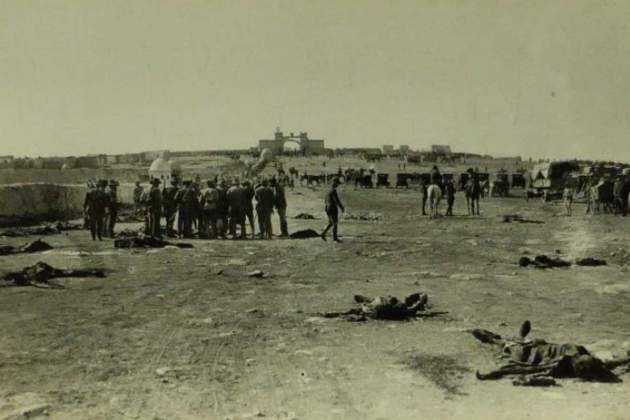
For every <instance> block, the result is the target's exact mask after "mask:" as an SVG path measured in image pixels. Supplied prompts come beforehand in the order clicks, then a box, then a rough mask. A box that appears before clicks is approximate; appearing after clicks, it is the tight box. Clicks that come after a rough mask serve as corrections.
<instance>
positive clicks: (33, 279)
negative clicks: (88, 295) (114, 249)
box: [3, 261, 105, 288]
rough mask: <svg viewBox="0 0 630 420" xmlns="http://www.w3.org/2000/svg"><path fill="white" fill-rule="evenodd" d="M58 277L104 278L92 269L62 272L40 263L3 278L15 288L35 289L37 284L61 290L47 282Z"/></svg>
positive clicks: (102, 274)
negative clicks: (30, 287)
mask: <svg viewBox="0 0 630 420" xmlns="http://www.w3.org/2000/svg"><path fill="white" fill-rule="evenodd" d="M60 277H105V272H104V271H103V270H99V269H94V268H88V269H79V270H64V269H60V268H54V267H52V266H50V265H48V264H46V263H44V262H41V261H40V262H38V263H36V264H35V265H32V266H29V267H25V268H23V269H22V270H21V271H14V272H10V273H7V274H5V275H4V277H3V278H4V280H7V281H12V282H13V284H14V285H16V286H36V287H37V284H45V285H47V286H51V287H54V288H63V286H61V285H58V284H53V283H49V280H52V279H55V278H60Z"/></svg>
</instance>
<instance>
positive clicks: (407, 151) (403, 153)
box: [398, 144, 410, 155]
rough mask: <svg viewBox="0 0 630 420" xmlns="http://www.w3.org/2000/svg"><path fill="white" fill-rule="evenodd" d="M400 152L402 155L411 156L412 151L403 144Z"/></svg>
mask: <svg viewBox="0 0 630 420" xmlns="http://www.w3.org/2000/svg"><path fill="white" fill-rule="evenodd" d="M398 150H399V151H400V154H401V155H407V154H409V150H410V149H409V146H407V145H406V144H401V145H400V147H399V148H398Z"/></svg>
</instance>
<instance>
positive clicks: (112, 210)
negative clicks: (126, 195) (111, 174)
mask: <svg viewBox="0 0 630 420" xmlns="http://www.w3.org/2000/svg"><path fill="white" fill-rule="evenodd" d="M118 185H119V184H118V181H116V180H115V179H112V180H110V181H109V191H108V192H107V203H108V205H107V207H108V209H109V211H108V219H107V227H106V229H107V236H109V237H110V238H113V237H114V227H115V226H116V222H117V219H118V208H119V206H120V203H119V202H118Z"/></svg>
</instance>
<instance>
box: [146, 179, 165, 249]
mask: <svg viewBox="0 0 630 420" xmlns="http://www.w3.org/2000/svg"><path fill="white" fill-rule="evenodd" d="M160 183H161V181H160V180H159V179H158V178H154V179H153V181H151V185H152V187H151V190H149V195H148V197H147V212H148V215H149V235H151V236H153V237H154V238H160V237H162V229H161V227H160V222H161V219H162V204H163V203H162V191H161V190H160Z"/></svg>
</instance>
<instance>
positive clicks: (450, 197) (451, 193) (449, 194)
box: [444, 179, 456, 216]
mask: <svg viewBox="0 0 630 420" xmlns="http://www.w3.org/2000/svg"><path fill="white" fill-rule="evenodd" d="M455 192H456V190H455V183H454V182H453V180H452V179H449V180H448V181H446V183H445V184H444V195H446V205H447V207H446V215H447V216H452V215H453V204H455Z"/></svg>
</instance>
